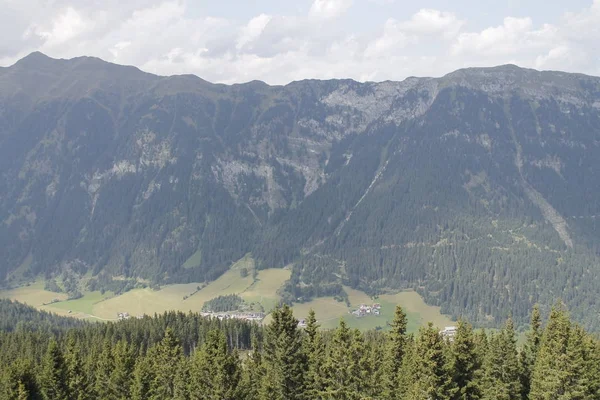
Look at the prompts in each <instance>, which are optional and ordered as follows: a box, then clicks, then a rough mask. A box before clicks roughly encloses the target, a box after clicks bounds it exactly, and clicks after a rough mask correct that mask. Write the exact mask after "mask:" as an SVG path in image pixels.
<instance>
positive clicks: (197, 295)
mask: <svg viewBox="0 0 600 400" xmlns="http://www.w3.org/2000/svg"><path fill="white" fill-rule="evenodd" d="M243 270H245V271H246V272H247V275H246V274H245V273H243V272H242V271H243ZM290 274H291V271H290V269H285V268H279V269H275V268H273V269H266V270H258V271H256V270H255V261H254V259H253V258H252V257H251V256H250V255H246V256H245V257H244V258H242V259H240V260H239V261H237V262H236V263H234V264H233V265H232V266H231V268H230V269H229V270H228V271H227V272H226V273H224V274H223V275H221V276H220V277H219V278H218V279H217V280H215V281H213V282H210V283H208V284H206V283H188V284H174V285H165V286H163V287H161V288H160V290H153V289H150V288H144V289H132V290H130V291H128V292H125V293H123V294H120V295H116V296H115V295H114V294H113V293H111V292H105V293H104V294H102V293H101V292H99V291H94V292H90V291H86V292H84V293H83V297H81V298H79V299H75V300H67V295H66V294H65V293H54V292H50V291H47V290H44V282H42V281H36V282H33V283H31V284H29V285H27V286H21V287H18V288H15V289H11V290H4V291H0V298H9V299H12V300H17V301H20V302H23V303H26V304H29V305H31V306H34V307H36V308H38V309H40V310H45V311H49V312H53V313H56V314H58V315H64V316H70V317H74V318H83V319H88V320H98V321H116V320H118V317H117V315H118V314H119V313H127V314H129V315H130V316H131V317H137V316H142V315H154V314H155V313H156V314H161V313H163V312H166V311H182V312H188V311H193V312H200V311H201V310H202V306H203V305H204V303H205V302H207V301H208V300H211V299H213V298H215V297H217V296H221V295H227V294H237V295H239V296H240V297H241V298H242V299H243V300H244V301H245V302H246V303H249V304H255V305H257V306H259V307H260V308H262V309H263V310H264V312H265V313H266V314H267V317H266V318H265V320H264V321H263V322H264V323H268V322H269V321H270V316H269V315H268V314H269V312H270V311H271V310H273V309H274V308H275V307H276V306H277V304H279V302H280V300H281V296H280V293H279V292H280V290H281V289H282V287H283V285H284V283H285V282H286V281H287V280H288V279H289V278H290ZM254 276H255V277H254ZM199 287H200V290H199V291H197V289H198V288H199ZM344 290H345V292H346V293H347V295H348V301H349V303H350V307H349V306H348V305H347V304H346V303H345V302H340V301H338V300H335V299H334V298H333V297H320V298H317V299H314V300H311V301H309V302H306V303H295V304H293V307H292V309H293V311H294V315H295V316H296V318H298V319H303V318H306V316H307V315H308V311H309V310H310V309H311V308H312V309H314V310H315V312H316V314H317V319H318V320H319V324H320V325H321V326H322V327H323V328H325V329H329V328H335V327H336V326H337V325H338V323H339V320H340V318H344V319H345V321H346V322H347V324H348V326H350V327H352V328H358V329H360V330H363V331H366V330H369V329H387V326H388V324H389V323H390V322H391V321H392V319H393V316H394V310H395V307H396V305H401V306H402V307H403V308H404V309H405V311H406V313H407V315H408V331H409V332H416V331H417V330H418V328H419V327H420V326H423V325H425V324H426V323H427V322H429V321H431V322H433V323H434V324H435V325H436V326H439V327H443V326H447V325H451V324H452V321H451V319H450V318H449V317H447V316H445V315H443V314H441V313H440V310H439V307H434V306H429V305H427V304H426V303H425V302H424V300H423V299H422V297H421V296H419V295H418V294H417V293H416V292H414V291H404V292H399V293H394V294H384V295H380V296H378V297H377V298H371V297H369V296H368V295H367V294H365V293H364V292H362V291H360V290H356V289H352V288H350V287H344ZM191 293H194V294H193V295H190V294H191ZM185 296H189V297H187V298H186V299H185V300H184V297H185ZM53 300H59V301H57V302H54V303H52V304H48V303H50V302H52V301H53ZM374 302H378V303H380V304H381V306H382V310H381V311H382V312H381V315H379V316H368V317H363V318H356V317H354V316H353V315H351V314H350V311H351V310H352V309H353V307H354V308H356V307H358V306H359V305H360V304H363V303H364V304H372V303H374Z"/></svg>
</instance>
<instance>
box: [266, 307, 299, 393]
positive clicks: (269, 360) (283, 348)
mask: <svg viewBox="0 0 600 400" xmlns="http://www.w3.org/2000/svg"><path fill="white" fill-rule="evenodd" d="M272 317H273V320H272V322H271V323H270V324H269V325H268V326H267V327H266V328H265V343H264V365H265V375H264V378H263V380H262V385H261V388H260V393H259V398H260V399H264V400H296V399H303V398H304V394H305V393H304V390H305V385H304V380H305V374H306V371H307V362H306V356H305V354H304V349H303V347H302V334H301V332H300V330H299V329H298V320H297V319H296V318H294V315H293V313H292V310H291V308H290V307H289V306H288V305H284V306H283V307H281V308H278V309H276V310H275V311H273V313H272Z"/></svg>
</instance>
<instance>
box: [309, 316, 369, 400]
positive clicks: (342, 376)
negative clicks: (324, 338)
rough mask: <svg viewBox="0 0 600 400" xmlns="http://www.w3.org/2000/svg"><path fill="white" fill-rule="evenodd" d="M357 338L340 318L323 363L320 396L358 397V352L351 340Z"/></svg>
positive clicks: (341, 398) (359, 390) (359, 382)
mask: <svg viewBox="0 0 600 400" xmlns="http://www.w3.org/2000/svg"><path fill="white" fill-rule="evenodd" d="M356 340H357V338H356V335H355V333H354V332H352V331H351V330H350V329H349V328H348V326H347V325H346V322H345V321H344V320H343V319H341V320H340V323H339V325H338V327H337V329H336V330H335V333H334V335H333V338H332V339H331V343H330V345H329V346H328V347H329V351H328V354H327V358H326V360H325V364H324V365H323V389H322V392H321V393H320V396H319V397H320V398H324V399H340V400H350V399H360V398H361V395H360V392H361V389H360V388H361V383H362V380H361V376H360V374H358V373H357V371H358V369H359V365H360V354H359V352H358V351H357V346H359V345H360V344H355V345H353V342H355V341H356Z"/></svg>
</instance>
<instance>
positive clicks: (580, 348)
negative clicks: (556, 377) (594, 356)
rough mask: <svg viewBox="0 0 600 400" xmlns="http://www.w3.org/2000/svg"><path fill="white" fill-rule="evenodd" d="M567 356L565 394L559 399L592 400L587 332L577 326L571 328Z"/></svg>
mask: <svg viewBox="0 0 600 400" xmlns="http://www.w3.org/2000/svg"><path fill="white" fill-rule="evenodd" d="M566 355H567V371H566V377H565V378H566V380H565V386H564V392H563V393H561V396H560V397H559V398H560V399H561V400H562V399H564V400H577V399H581V400H584V399H590V400H591V397H589V386H590V382H589V380H588V379H589V376H588V375H587V373H586V366H587V365H586V364H587V359H588V354H587V347H586V345H585V332H584V330H583V329H582V328H581V327H579V326H577V325H575V326H573V327H571V329H570V331H569V342H568V343H567V354H566Z"/></svg>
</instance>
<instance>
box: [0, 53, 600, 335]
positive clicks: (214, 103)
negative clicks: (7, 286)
mask: <svg viewBox="0 0 600 400" xmlns="http://www.w3.org/2000/svg"><path fill="white" fill-rule="evenodd" d="M98 60H99V59H95V58H85V57H84V58H76V59H73V60H54V59H52V58H49V57H46V56H44V55H42V54H41V53H34V54H32V55H30V56H29V57H27V58H26V59H25V61H24V62H18V63H16V64H15V65H13V66H11V67H8V68H7V69H5V70H3V71H2V72H1V73H0V191H1V193H3V195H2V196H1V197H0V220H1V221H3V223H2V224H1V226H0V248H1V249H2V253H3V254H1V255H2V256H3V257H2V258H3V259H4V260H7V261H6V264H5V265H4V266H3V268H2V270H0V272H2V273H3V275H4V276H6V277H7V279H8V278H9V277H10V276H11V273H12V272H13V271H14V270H16V269H17V268H18V267H19V266H22V265H23V263H24V260H27V259H29V260H31V263H30V265H26V266H25V267H26V268H25V269H26V270H28V271H29V274H33V275H36V274H39V273H43V274H46V275H48V276H50V275H52V274H56V273H59V272H60V271H70V272H71V273H74V274H84V273H86V272H88V271H92V272H93V273H94V274H100V276H103V275H109V276H110V275H125V276H128V277H142V278H146V279H152V280H153V281H155V282H157V283H163V282H184V281H194V280H196V281H198V280H212V279H214V278H215V277H217V276H218V275H219V274H221V273H222V272H223V271H225V270H226V269H227V267H228V266H229V265H230V264H231V263H232V262H233V261H235V260H237V259H239V258H241V257H242V256H243V255H244V254H246V253H248V252H252V253H253V254H254V256H255V257H256V258H257V261H258V263H259V266H261V267H263V268H268V267H283V266H285V265H288V264H293V265H294V267H293V271H294V272H293V275H292V279H291V280H290V282H288V284H287V285H286V288H285V292H286V296H287V297H286V299H287V300H288V301H292V300H294V301H298V299H307V298H311V297H314V296H320V295H330V294H332V295H337V294H338V293H339V291H340V290H342V289H341V284H342V283H343V284H348V285H350V286H352V287H358V288H361V289H363V290H366V291H368V292H370V293H373V294H376V293H378V292H380V291H382V290H388V289H401V288H414V289H417V290H419V292H420V293H421V294H423V295H424V296H425V298H426V299H427V301H428V302H430V303H433V304H437V305H440V306H442V310H443V311H444V312H447V313H452V314H453V315H460V314H461V313H463V312H464V313H466V314H467V315H468V316H469V317H470V319H471V320H473V321H476V322H478V323H481V324H486V323H491V324H493V323H494V321H500V320H502V319H503V318H504V317H506V313H507V312H510V313H511V314H512V315H514V316H515V318H516V319H517V320H523V319H524V318H525V316H526V313H527V312H528V310H529V309H530V308H531V305H532V304H533V303H534V302H537V301H540V302H544V303H552V302H553V301H554V300H555V298H556V297H563V298H565V299H566V300H567V301H568V302H570V305H571V306H572V308H573V309H574V310H575V311H574V312H575V315H577V316H578V317H579V318H580V320H582V321H584V323H586V324H590V326H591V325H593V324H596V323H597V321H596V322H594V320H593V319H592V317H590V316H586V315H585V312H586V311H585V310H586V309H589V308H590V307H592V309H596V308H597V307H599V306H598V305H597V304H596V302H597V299H596V295H595V294H594V291H593V289H592V286H593V285H594V284H595V283H598V282H599V279H600V260H599V254H600V251H599V246H598V244H597V243H598V240H597V239H598V238H599V237H598V236H599V235H598V230H597V229H596V218H595V217H594V216H595V215H600V201H599V199H600V196H599V194H600V185H599V182H600V180H598V179H596V178H597V174H598V172H599V171H600V165H599V164H598V163H599V161H597V160H600V158H599V157H598V156H600V78H596V77H590V76H585V75H577V74H566V73H561V72H539V71H535V70H526V69H521V68H519V67H515V66H511V65H506V66H499V67H493V68H475V69H463V70H458V71H455V72H453V73H450V74H448V75H446V76H444V77H441V78H407V79H405V80H404V81H401V82H394V81H384V82H377V83H375V82H365V83H360V82H356V81H353V80H349V79H342V80H326V81H321V80H303V81H298V82H291V83H289V84H287V85H284V86H269V85H268V84H265V83H264V82H257V81H253V82H248V83H245V84H235V85H223V84H213V83H210V82H207V81H204V80H202V79H201V78H198V77H196V76H194V75H177V76H172V77H160V76H156V75H152V74H148V73H145V72H142V71H140V70H139V69H137V68H135V67H122V66H118V65H116V64H111V63H107V62H104V61H98ZM40 65H41V67H42V68H41V72H40V71H38V70H36V68H38V67H39V66H40ZM574 216H577V217H578V218H573V217H574ZM579 217H583V218H579ZM194 256H195V258H193V259H195V260H196V259H197V260H200V261H198V263H199V264H198V265H195V266H192V267H190V268H184V267H183V265H184V264H185V262H186V260H188V259H191V258H192V257H194ZM188 266H189V265H188ZM488 292H489V293H488ZM463 310H464V311H463Z"/></svg>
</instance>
